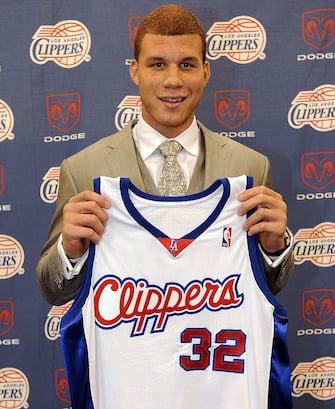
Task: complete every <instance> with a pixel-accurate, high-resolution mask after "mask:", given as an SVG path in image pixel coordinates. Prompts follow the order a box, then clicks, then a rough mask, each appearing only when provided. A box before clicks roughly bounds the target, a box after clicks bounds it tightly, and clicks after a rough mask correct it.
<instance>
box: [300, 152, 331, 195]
mask: <svg viewBox="0 0 335 409" xmlns="http://www.w3.org/2000/svg"><path fill="white" fill-rule="evenodd" d="M301 178H302V180H303V182H304V183H305V185H307V186H309V187H311V188H313V189H316V190H322V189H325V188H326V187H327V186H329V185H330V184H332V183H333V182H335V151H327V152H308V153H304V154H303V155H302V157H301Z"/></svg>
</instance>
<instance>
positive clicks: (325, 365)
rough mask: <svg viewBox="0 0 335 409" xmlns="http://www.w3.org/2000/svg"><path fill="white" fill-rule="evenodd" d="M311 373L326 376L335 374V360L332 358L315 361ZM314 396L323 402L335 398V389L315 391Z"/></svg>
mask: <svg viewBox="0 0 335 409" xmlns="http://www.w3.org/2000/svg"><path fill="white" fill-rule="evenodd" d="M310 372H322V373H324V374H327V373H334V372H335V360H334V359H332V358H323V359H318V360H317V361H314V362H313V364H312V366H311V367H310ZM313 395H314V396H316V397H318V398H319V399H321V400H328V399H332V398H334V396H335V388H334V387H329V388H325V389H322V388H320V389H314V390H313Z"/></svg>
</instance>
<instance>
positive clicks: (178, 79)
mask: <svg viewBox="0 0 335 409" xmlns="http://www.w3.org/2000/svg"><path fill="white" fill-rule="evenodd" d="M164 10H165V9H162V10H161V9H159V10H158V11H157V13H156V14H155V16H154V17H153V18H152V19H150V20H145V21H144V23H143V24H142V28H141V29H139V31H138V34H137V37H136V41H135V50H134V53H135V59H134V60H133V61H132V63H131V66H130V76H131V78H132V79H133V81H134V83H135V84H136V85H137V86H138V88H139V93H140V96H141V100H142V117H141V118H140V120H139V122H138V123H137V124H136V121H135V122H133V123H131V124H129V125H128V126H126V127H125V128H124V129H123V130H122V131H120V132H119V133H117V134H115V135H112V136H110V137H107V138H104V139H101V140H100V141H98V142H97V143H96V144H93V145H92V146H90V147H88V148H87V149H84V150H83V151H82V152H80V153H79V154H77V155H74V156H73V157H71V158H69V159H66V160H65V161H64V162H63V163H62V166H61V176H60V183H59V195H58V200H57V207H56V211H55V214H54V217H53V219H52V222H51V225H50V232H49V239H48V241H47V243H46V245H45V247H44V249H43V251H42V255H41V258H40V260H39V263H38V265H37V277H38V282H39V285H40V288H41V291H42V293H43V295H44V296H45V298H46V299H47V300H48V301H49V302H50V303H51V304H63V303H65V302H67V301H69V300H71V299H73V298H74V297H75V295H76V294H77V292H78V289H79V288H80V284H81V281H82V278H83V271H84V268H83V267H84V264H85V252H86V251H87V249H88V244H89V241H90V240H91V241H93V243H98V242H99V240H100V238H101V236H102V235H103V231H104V226H105V224H106V214H105V211H104V209H106V208H108V207H109V206H111V205H112V204H111V203H108V202H106V200H105V199H104V197H102V196H99V195H97V194H96V193H94V192H92V180H93V178H94V177H97V176H100V175H108V176H114V177H116V176H127V177H130V178H131V180H132V181H133V182H134V183H135V185H137V186H138V187H139V188H141V189H143V190H146V191H147V192H149V193H154V194H158V191H157V183H158V182H157V180H158V175H159V172H160V169H161V167H162V163H160V162H159V160H162V159H157V155H158V154H157V152H156V147H157V146H158V145H159V143H157V141H158V142H159V141H162V140H164V139H166V138H170V139H171V138H176V137H178V135H180V134H182V133H183V132H185V131H186V133H187V135H188V136H186V138H189V139H190V140H191V141H190V142H189V147H188V149H187V148H186V147H185V149H183V151H182V152H181V156H180V157H181V159H180V161H181V165H182V167H183V168H184V169H183V170H184V172H185V173H186V178H188V179H187V181H188V191H187V193H193V192H195V191H199V190H202V189H203V188H205V187H207V186H208V185H210V184H211V183H212V182H213V181H214V180H215V179H216V178H219V177H226V176H239V175H241V174H248V175H251V176H253V177H254V186H255V187H254V188H253V189H250V190H248V191H247V192H245V193H244V194H242V195H241V196H240V198H239V199H240V200H241V207H240V210H239V213H240V214H241V215H242V214H245V213H246V212H248V211H249V210H250V209H253V208H256V209H257V210H256V212H254V213H253V215H252V216H251V217H249V218H248V220H247V222H246V224H245V226H244V228H245V230H246V231H248V234H250V235H255V234H258V235H259V239H260V245H261V247H262V251H263V257H264V263H265V269H266V274H267V280H268V284H269V286H270V288H271V291H272V292H273V293H277V292H278V291H279V290H280V289H281V288H282V287H283V286H284V285H285V283H286V281H287V279H288V277H289V275H290V272H291V271H292V267H293V254H292V251H291V248H289V249H287V247H288V237H287V236H288V233H287V231H286V223H287V214H286V212H287V209H286V204H285V202H284V201H283V199H282V196H281V195H280V194H278V193H276V192H274V191H273V190H271V176H270V167H269V162H268V159H267V158H266V157H264V156H262V155H260V154H258V153H256V152H254V151H252V150H250V149H247V148H246V147H244V146H242V145H240V144H238V143H236V142H234V141H232V140H229V139H226V138H222V137H219V136H218V135H217V134H214V133H212V132H210V131H209V130H208V129H207V128H206V127H205V126H204V125H202V124H201V123H199V122H195V112H196V109H197V107H198V105H199V102H200V100H201V97H202V93H203V90H204V88H205V86H206V84H207V82H208V80H209V78H210V67H209V63H208V62H207V61H206V60H205V56H206V40H205V34H204V31H203V29H202V26H201V24H200V23H197V24H195V25H194V27H192V25H191V24H190V21H189V20H188V19H189V17H187V16H184V17H185V20H182V19H177V20H176V15H178V10H179V9H178V8H174V7H173V6H170V7H167V8H166V11H164ZM176 10H177V11H176ZM181 10H182V9H181ZM179 11H180V10H179ZM155 21H156V22H157V24H155V25H154V24H153V23H154V22H155ZM165 21H170V22H173V24H172V26H169V25H167V24H166V23H165ZM160 24H163V25H160ZM171 27H172V30H173V31H172V32H171V33H170V32H169V30H170V29H171ZM157 33H158V34H157ZM179 33H180V34H179ZM185 33H187V34H185ZM170 34H172V35H170ZM153 50H155V51H156V53H154V52H153ZM150 135H152V139H149V136H150ZM150 138H151V136H150ZM154 138H155V139H154ZM155 143H156V146H155V145H154V144H155ZM182 155H184V156H182ZM201 161H202V162H201ZM148 172H149V174H148ZM291 241H292V240H291ZM291 244H292V243H291ZM291 247H292V246H291ZM285 250H286V251H285ZM83 255H84V257H83Z"/></svg>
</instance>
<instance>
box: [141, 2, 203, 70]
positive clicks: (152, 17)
mask: <svg viewBox="0 0 335 409" xmlns="http://www.w3.org/2000/svg"><path fill="white" fill-rule="evenodd" d="M145 34H158V35H163V36H173V35H184V34H198V35H199V36H200V39H201V42H202V60H203V62H205V59H206V35H205V32H204V29H203V27H202V24H201V22H200V20H199V19H198V17H197V16H196V15H195V14H193V13H192V12H191V11H190V10H188V9H187V8H185V7H183V6H180V5H179V4H165V5H162V6H158V7H156V8H154V9H153V10H151V11H150V12H149V13H148V14H147V15H146V16H145V17H144V19H143V20H142V22H141V23H140V25H139V27H138V30H137V33H136V37H135V44H134V57H135V59H136V60H138V58H139V55H140V52H141V44H142V41H143V37H144V36H145Z"/></svg>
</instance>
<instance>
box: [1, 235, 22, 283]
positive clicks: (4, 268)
mask: <svg viewBox="0 0 335 409" xmlns="http://www.w3.org/2000/svg"><path fill="white" fill-rule="evenodd" d="M23 262H24V252H23V249H22V247H21V245H20V243H19V242H17V241H16V240H15V239H13V238H12V237H9V236H6V235H0V280H1V279H5V278H10V277H12V276H13V275H15V274H16V273H20V272H22V270H21V267H22V265H23Z"/></svg>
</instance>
